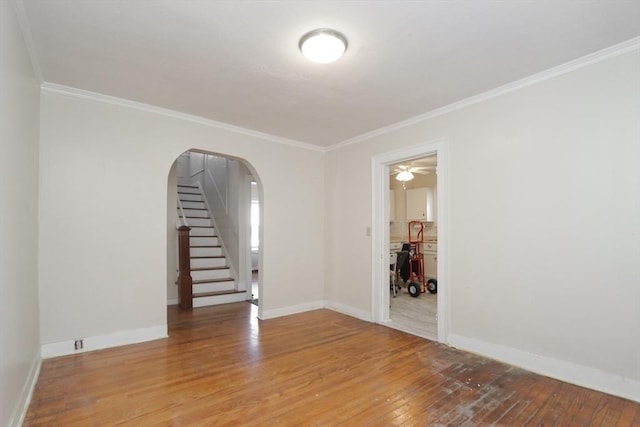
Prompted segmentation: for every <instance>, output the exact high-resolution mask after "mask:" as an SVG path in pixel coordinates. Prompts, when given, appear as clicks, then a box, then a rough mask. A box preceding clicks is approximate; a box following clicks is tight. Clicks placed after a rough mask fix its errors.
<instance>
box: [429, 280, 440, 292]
mask: <svg viewBox="0 0 640 427" xmlns="http://www.w3.org/2000/svg"><path fill="white" fill-rule="evenodd" d="M427 290H428V291H429V293H430V294H437V293H438V281H437V280H436V279H429V280H427Z"/></svg>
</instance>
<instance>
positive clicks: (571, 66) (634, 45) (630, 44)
mask: <svg viewBox="0 0 640 427" xmlns="http://www.w3.org/2000/svg"><path fill="white" fill-rule="evenodd" d="M638 49H640V37H635V38H633V39H630V40H627V41H625V42H622V43H619V44H616V45H613V46H610V47H608V48H605V49H602V50H599V51H597V52H594V53H590V54H588V55H585V56H583V57H581V58H577V59H574V60H572V61H569V62H566V63H564V64H562V65H558V66H556V67H553V68H549V69H548V70H545V71H542V72H540V73H536V74H533V75H531V76H529V77H525V78H523V79H520V80H516V81H515V82H511V83H507V84H505V85H502V86H498V87H496V88H494V89H490V90H488V91H486V92H482V93H480V94H478V95H474V96H471V97H469V98H465V99H462V100H460V101H457V102H454V103H451V104H449V105H445V106H443V107H440V108H436V109H435V110H432V111H429V112H427V113H424V114H420V115H418V116H415V117H412V118H409V119H406V120H402V121H400V122H396V123H393V124H391V125H389V126H385V127H381V128H379V129H375V130H372V131H370V132H366V133H363V134H361V135H357V136H354V137H353V138H349V139H346V140H344V141H342V142H339V143H337V144H333V145H330V146H328V147H326V148H325V150H324V151H325V152H328V151H332V150H337V149H340V148H344V147H347V146H349V145H353V144H358V143H360V142H363V141H366V140H369V139H371V138H375V137H377V136H380V135H384V134H387V133H389V132H393V131H396V130H398V129H402V128H406V127H408V126H412V125H415V124H417V123H420V122H424V121H426V120H429V119H432V118H434V117H438V116H442V115H444V114H447V113H450V112H452V111H455V110H460V109H462V108H465V107H468V106H470V105H474V104H477V103H479V102H483V101H486V100H488V99H491V98H495V97H498V96H501V95H504V94H507V93H509V92H513V91H516V90H519V89H522V88H525V87H527V86H531V85H534V84H536V83H540V82H543V81H545V80H549V79H551V78H554V77H558V76H561V75H563V74H567V73H570V72H572V71H575V70H577V69H580V68H583V67H586V66H588V65H592V64H596V63H598V62H602V61H605V60H607V59H610V58H614V57H616V56H620V55H624V54H626V53H629V52H633V51H636V50H638Z"/></svg>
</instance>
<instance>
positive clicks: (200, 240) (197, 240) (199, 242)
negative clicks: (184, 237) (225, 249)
mask: <svg viewBox="0 0 640 427" xmlns="http://www.w3.org/2000/svg"><path fill="white" fill-rule="evenodd" d="M189 242H191V244H192V245H193V246H218V245H219V243H218V238H217V237H194V236H191V239H189Z"/></svg>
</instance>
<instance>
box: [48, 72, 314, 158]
mask: <svg viewBox="0 0 640 427" xmlns="http://www.w3.org/2000/svg"><path fill="white" fill-rule="evenodd" d="M40 88H41V90H42V92H43V93H53V94H57V95H64V96H69V97H73V98H80V99H87V100H90V101H95V102H100V103H103V104H110V105H116V106H119V107H125V108H132V109H135V110H139V111H144V112H147V113H153V114H158V115H162V116H166V117H171V118H174V119H178V120H184V121H187V122H192V123H197V124H200V125H203V126H208V127H212V128H216V129H222V130H226V131H229V132H234V133H238V134H241V135H246V136H251V137H254V138H259V139H264V140H266V141H270V142H275V143H277V144H283V145H288V146H290V147H296V148H302V149H305V150H312V151H319V152H324V151H325V149H324V147H320V146H317V145H313V144H309V143H306V142H301V141H296V140H293V139H287V138H282V137H279V136H276V135H271V134H268V133H264V132H259V131H256V130H252V129H247V128H243V127H240V126H235V125H230V124H228V123H223V122H218V121H215V120H211V119H205V118H204V117H200V116H194V115H192V114H187V113H181V112H179V111H175V110H170V109H168V108H162V107H157V106H155V105H150V104H144V103H142V102H137V101H131V100H129V99H124V98H118V97H115V96H110V95H104V94H101V93H97V92H91V91H88V90H84V89H78V88H74V87H70V86H64V85H59V84H56V83H50V82H44V83H42V84H41V85H40Z"/></svg>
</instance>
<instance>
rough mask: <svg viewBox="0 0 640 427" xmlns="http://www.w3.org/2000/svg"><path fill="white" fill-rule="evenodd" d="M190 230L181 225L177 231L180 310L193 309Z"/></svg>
mask: <svg viewBox="0 0 640 427" xmlns="http://www.w3.org/2000/svg"><path fill="white" fill-rule="evenodd" d="M190 230H191V228H189V227H187V226H186V225H183V226H182V227H180V228H179V229H178V268H179V269H180V275H179V276H178V297H179V298H180V308H181V309H184V310H186V309H190V308H193V288H192V279H191V254H190V250H189V246H190V245H189V231H190Z"/></svg>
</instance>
